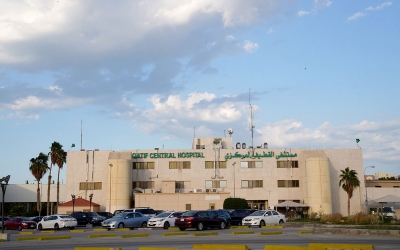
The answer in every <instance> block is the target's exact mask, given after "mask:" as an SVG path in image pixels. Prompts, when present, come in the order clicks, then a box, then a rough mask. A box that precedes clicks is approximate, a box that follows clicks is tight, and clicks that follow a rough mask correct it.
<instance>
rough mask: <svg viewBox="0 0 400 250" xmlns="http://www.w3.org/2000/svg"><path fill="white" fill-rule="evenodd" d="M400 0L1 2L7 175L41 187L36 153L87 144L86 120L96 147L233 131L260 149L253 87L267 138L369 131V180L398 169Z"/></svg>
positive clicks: (327, 143)
mask: <svg viewBox="0 0 400 250" xmlns="http://www.w3.org/2000/svg"><path fill="white" fill-rule="evenodd" d="M399 6H400V5H399V4H397V2H394V1H393V2H391V1H368V0H365V1H335V0H314V1H311V0H310V1H300V0H299V1H296V0H292V1H289V0H288V1H280V0H270V1H266V0H265V1H251V0H248V1H235V0H221V1H213V0H202V1H189V0H185V1H183V0H182V1H178V0H176V1H161V0H152V1H117V2H110V1H103V0H97V1H76V0H71V1H65V0H58V1H44V0H40V1H13V0H10V1H1V2H0V30H1V32H0V131H1V139H2V143H1V144H0V152H2V153H1V157H0V177H2V176H6V175H8V174H10V175H11V180H10V183H24V182H25V180H28V181H29V182H30V183H33V182H34V177H33V176H32V175H31V173H30V172H29V160H30V159H31V158H34V157H37V156H38V155H39V153H40V152H44V153H48V152H49V148H50V145H51V143H52V142H53V141H57V142H60V143H61V144H62V145H63V146H64V149H65V150H79V149H80V148H81V144H80V138H81V128H82V132H83V133H82V134H83V137H82V139H83V140H82V141H83V143H82V148H83V149H86V150H91V149H100V150H109V149H113V150H128V149H132V150H133V149H152V148H155V147H158V148H164V149H176V148H180V149H185V148H188V149H189V148H190V147H191V143H192V138H193V136H194V134H195V135H196V137H202V136H203V137H222V136H224V135H225V134H226V136H228V135H227V132H225V131H226V130H228V129H229V128H233V129H234V134H233V135H232V136H233V142H234V143H236V142H246V143H247V144H248V145H250V144H251V133H250V130H249V127H250V108H249V93H250V97H251V104H252V105H253V108H254V121H253V123H254V125H255V131H254V144H255V145H261V144H263V143H264V142H267V143H268V144H269V147H270V148H311V149H316V148H356V147H357V144H356V142H355V139H356V138H359V139H360V142H359V144H358V146H359V147H361V148H362V149H363V156H364V167H367V166H376V167H375V169H371V168H369V169H367V173H368V174H372V173H375V172H378V171H380V172H387V173H393V174H395V175H399V174H400V171H399V167H400V144H399V141H400V113H399V112H398V108H399V107H400V101H399V100H400V98H399V97H398V93H400V84H398V81H399V79H400V50H399V44H400V26H399V23H400V22H399V21H400V16H399V15H398V13H400V7H399ZM81 121H82V127H81ZM73 143H74V144H75V145H76V146H75V148H71V145H72V144H73ZM349 167H350V168H351V166H349ZM53 176H55V175H53ZM44 179H45V180H46V181H47V177H45V178H44ZM61 181H62V182H64V183H65V170H63V171H62V172H61Z"/></svg>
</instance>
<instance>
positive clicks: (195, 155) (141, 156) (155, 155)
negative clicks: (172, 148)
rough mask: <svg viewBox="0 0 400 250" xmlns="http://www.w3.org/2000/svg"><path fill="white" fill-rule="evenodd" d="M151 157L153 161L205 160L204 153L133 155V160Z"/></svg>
mask: <svg viewBox="0 0 400 250" xmlns="http://www.w3.org/2000/svg"><path fill="white" fill-rule="evenodd" d="M147 157H150V158H151V159H158V158H204V155H203V153H202V152H180V153H177V155H175V153H132V158H133V159H141V158H143V159H146V158H147Z"/></svg>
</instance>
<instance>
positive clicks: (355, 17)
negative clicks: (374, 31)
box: [346, 2, 392, 21]
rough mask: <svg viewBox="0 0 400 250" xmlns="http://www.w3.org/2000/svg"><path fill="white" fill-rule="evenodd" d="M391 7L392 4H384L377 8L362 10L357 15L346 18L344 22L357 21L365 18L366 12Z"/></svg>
mask: <svg viewBox="0 0 400 250" xmlns="http://www.w3.org/2000/svg"><path fill="white" fill-rule="evenodd" d="M391 5H392V2H385V3H382V4H380V5H378V6H376V7H368V8H366V9H365V10H363V11H361V12H357V13H355V14H353V15H351V16H350V17H348V18H347V20H346V21H352V20H355V19H357V18H360V17H363V16H366V15H367V13H366V12H368V11H377V10H382V9H384V8H386V7H389V6H391Z"/></svg>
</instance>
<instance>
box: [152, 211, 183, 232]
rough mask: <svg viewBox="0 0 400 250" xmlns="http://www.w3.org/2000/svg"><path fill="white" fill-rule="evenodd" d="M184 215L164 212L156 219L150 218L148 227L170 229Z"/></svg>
mask: <svg viewBox="0 0 400 250" xmlns="http://www.w3.org/2000/svg"><path fill="white" fill-rule="evenodd" d="M181 215H182V212H174V211H170V212H163V213H161V214H159V215H157V216H156V217H154V218H150V219H149V221H148V222H147V227H162V228H164V229H168V228H169V227H174V226H175V219H176V217H179V216H181Z"/></svg>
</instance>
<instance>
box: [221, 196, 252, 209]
mask: <svg viewBox="0 0 400 250" xmlns="http://www.w3.org/2000/svg"><path fill="white" fill-rule="evenodd" d="M247 208H249V205H248V204H247V201H246V200H245V199H242V198H226V199H225V201H224V209H247Z"/></svg>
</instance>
